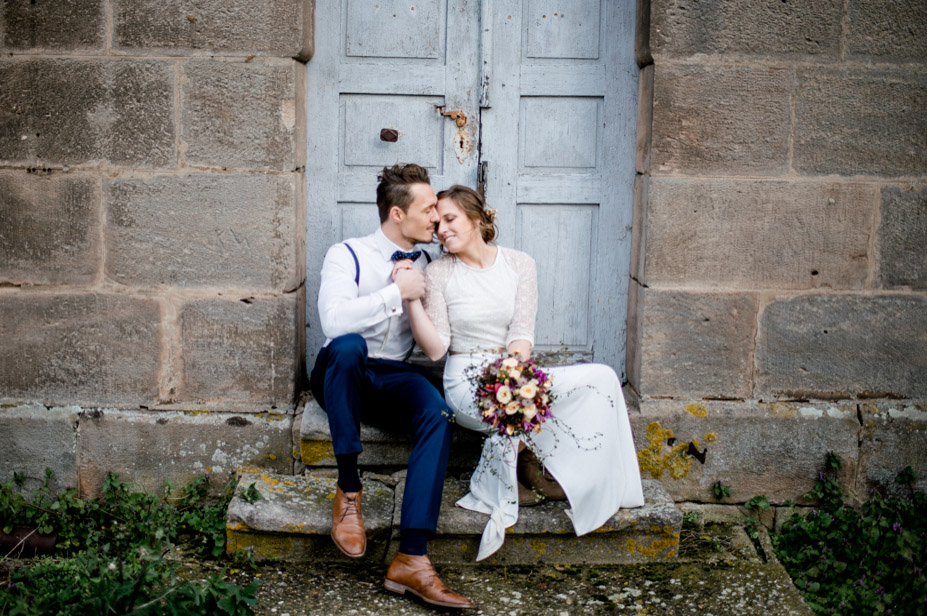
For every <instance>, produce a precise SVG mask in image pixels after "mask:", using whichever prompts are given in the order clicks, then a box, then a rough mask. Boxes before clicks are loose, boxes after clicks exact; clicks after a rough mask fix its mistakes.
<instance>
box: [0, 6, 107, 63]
mask: <svg viewBox="0 0 927 616" xmlns="http://www.w3.org/2000/svg"><path fill="white" fill-rule="evenodd" d="M104 4H105V2H104V0H54V2H35V1H34V0H33V1H31V2H30V1H29V0H7V2H4V3H3V9H2V11H3V12H2V15H0V22H2V25H0V31H2V33H3V37H2V41H3V42H2V44H3V47H4V48H6V49H7V50H13V49H16V50H22V49H53V50H56V51H59V50H85V49H102V48H103V44H104V29H105V28H106V16H105V13H104Z"/></svg>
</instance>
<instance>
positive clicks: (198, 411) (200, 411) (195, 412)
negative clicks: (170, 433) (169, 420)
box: [183, 409, 212, 417]
mask: <svg viewBox="0 0 927 616" xmlns="http://www.w3.org/2000/svg"><path fill="white" fill-rule="evenodd" d="M211 412H212V411H210V410H209V409H191V410H189V411H184V412H183V413H184V415H190V416H191V417H196V416H197V415H209V414H210V413H211Z"/></svg>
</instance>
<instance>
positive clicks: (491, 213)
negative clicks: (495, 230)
mask: <svg viewBox="0 0 927 616" xmlns="http://www.w3.org/2000/svg"><path fill="white" fill-rule="evenodd" d="M486 218H488V219H489V222H493V221H494V220H496V208H494V207H488V208H486Z"/></svg>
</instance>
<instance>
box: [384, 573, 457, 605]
mask: <svg viewBox="0 0 927 616" xmlns="http://www.w3.org/2000/svg"><path fill="white" fill-rule="evenodd" d="M383 587H384V588H386V590H388V591H390V592H394V593H396V594H397V595H404V594H406V592H408V593H409V594H411V595H414V596H415V597H417V598H418V599H420V600H421V601H424V602H425V603H427V604H428V605H437V606H438V607H449V608H453V609H458V610H470V609H473V606H472V605H471V606H461V605H457V604H455V603H445V602H443V601H437V600H435V599H427V598H425V597H424V596H423V595H422V594H421V593H419V592H417V591H415V590H414V589H412V588H409V587H408V586H406V585H404V584H400V583H398V582H394V581H392V580H385V581H384V582H383Z"/></svg>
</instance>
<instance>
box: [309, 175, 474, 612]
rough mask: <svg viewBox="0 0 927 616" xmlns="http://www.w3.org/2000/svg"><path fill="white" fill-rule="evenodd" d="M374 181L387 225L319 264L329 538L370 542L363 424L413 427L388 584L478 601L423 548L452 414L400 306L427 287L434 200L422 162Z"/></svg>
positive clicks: (317, 383)
mask: <svg viewBox="0 0 927 616" xmlns="http://www.w3.org/2000/svg"><path fill="white" fill-rule="evenodd" d="M378 179H379V185H378V186H377V209H378V211H379V214H380V228H379V229H377V230H376V231H375V232H374V233H372V234H370V235H368V236H366V237H359V238H354V239H349V240H347V241H345V242H342V243H340V244H335V245H334V246H332V247H331V248H329V250H328V252H327V253H326V255H325V261H324V262H323V264H322V284H321V287H320V288H319V314H320V316H321V321H322V331H323V332H324V333H325V335H326V336H327V338H328V340H327V341H326V343H325V346H324V347H322V349H321V350H320V351H319V355H318V357H317V358H316V362H315V367H314V368H313V370H312V374H311V375H310V385H311V387H312V392H313V394H314V395H315V398H316V400H317V401H318V402H319V404H320V405H321V406H322V408H323V409H325V411H326V413H328V425H329V428H330V429H331V434H332V445H333V448H334V451H335V460H336V461H337V463H338V484H337V488H336V491H335V502H334V506H333V508H332V539H333V540H334V541H335V545H336V546H338V548H339V549H340V550H341V551H342V552H344V553H345V554H347V555H348V556H350V557H352V558H360V557H361V556H363V555H364V553H365V551H366V549H367V539H366V536H365V533H364V520H363V517H362V514H361V492H362V487H361V481H360V475H359V474H358V469H357V456H358V454H359V453H360V452H361V450H362V447H361V442H360V422H361V420H369V421H371V422H383V421H384V420H386V421H388V422H389V423H391V424H392V425H394V426H395V425H399V426H404V427H406V428H407V429H408V430H409V431H411V432H412V433H413V434H414V435H415V446H414V447H413V448H412V454H411V455H410V456H409V470H408V474H407V476H406V489H405V496H404V497H403V501H402V516H401V521H400V528H399V533H400V535H399V551H398V553H397V554H396V556H395V558H393V562H392V563H391V564H390V567H389V571H387V573H386V581H385V586H386V588H387V589H388V590H391V591H393V592H397V593H399V594H405V592H406V591H408V592H411V593H412V594H414V595H417V596H418V597H420V598H421V599H423V600H424V601H426V602H428V603H430V604H433V605H438V606H442V607H451V608H459V609H466V608H471V607H473V604H472V603H471V602H470V600H469V599H467V598H466V597H462V596H461V595H458V594H457V593H455V592H453V591H451V590H449V589H448V588H447V587H445V586H444V584H443V583H442V582H441V580H440V578H438V576H437V574H436V573H435V570H434V567H433V566H432V565H431V561H430V560H429V559H428V556H427V544H428V538H429V537H430V536H431V535H433V534H434V532H435V528H436V526H437V521H438V510H439V508H440V506H441V492H442V490H443V489H444V472H445V469H446V467H447V454H448V447H449V444H450V435H451V423H450V418H451V412H450V410H449V409H448V407H447V404H446V403H445V402H444V398H443V397H442V395H441V393H440V392H439V391H438V390H437V389H435V387H434V386H433V385H432V384H431V383H430V382H429V381H428V379H426V378H425V376H424V375H423V374H422V373H421V371H419V370H418V369H417V368H416V367H414V366H412V365H410V364H407V363H406V362H405V360H406V359H407V358H408V357H409V355H410V354H411V352H412V346H413V339H412V331H411V329H410V327H409V317H408V315H407V314H406V312H405V310H404V309H403V302H405V301H409V300H415V299H419V298H420V297H422V295H423V294H424V293H425V275H424V271H423V270H424V268H425V266H426V265H427V263H428V261H430V256H429V255H428V254H427V253H425V252H423V251H422V250H420V249H416V248H415V245H416V244H420V243H421V244H427V243H430V242H431V241H432V235H433V233H434V229H435V225H436V223H437V222H438V213H437V211H436V209H435V207H436V205H437V198H436V196H435V193H434V190H432V188H431V184H430V180H429V178H428V171H426V170H425V169H423V168H422V167H419V166H418V165H412V164H408V165H395V166H393V167H389V168H384V169H383V171H382V172H381V173H380V176H379V178H378ZM409 259H411V261H412V267H411V268H410V267H408V264H409V261H408V260H409ZM397 263H398V264H397Z"/></svg>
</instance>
